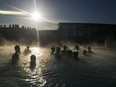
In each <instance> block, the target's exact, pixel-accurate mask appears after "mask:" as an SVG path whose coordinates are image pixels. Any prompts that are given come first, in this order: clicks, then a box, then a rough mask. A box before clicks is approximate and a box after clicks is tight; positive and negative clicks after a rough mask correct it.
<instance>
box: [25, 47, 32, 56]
mask: <svg viewBox="0 0 116 87" xmlns="http://www.w3.org/2000/svg"><path fill="white" fill-rule="evenodd" d="M30 53H31V50H30V47H29V46H27V47H26V49H25V50H24V52H23V54H24V55H28V54H30Z"/></svg>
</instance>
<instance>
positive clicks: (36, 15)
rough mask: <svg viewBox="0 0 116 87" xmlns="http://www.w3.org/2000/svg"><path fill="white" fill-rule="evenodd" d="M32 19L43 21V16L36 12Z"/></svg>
mask: <svg viewBox="0 0 116 87" xmlns="http://www.w3.org/2000/svg"><path fill="white" fill-rule="evenodd" d="M32 17H33V18H34V19H35V20H40V19H42V15H41V14H40V13H38V12H35V13H33V14H32Z"/></svg>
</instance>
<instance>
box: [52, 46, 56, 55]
mask: <svg viewBox="0 0 116 87" xmlns="http://www.w3.org/2000/svg"><path fill="white" fill-rule="evenodd" d="M54 52H55V47H51V54H52V55H54Z"/></svg>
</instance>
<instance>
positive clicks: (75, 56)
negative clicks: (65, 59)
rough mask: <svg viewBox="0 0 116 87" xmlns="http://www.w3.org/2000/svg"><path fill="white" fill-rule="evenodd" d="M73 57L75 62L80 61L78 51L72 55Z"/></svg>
mask: <svg viewBox="0 0 116 87" xmlns="http://www.w3.org/2000/svg"><path fill="white" fill-rule="evenodd" d="M72 57H73V60H78V59H79V58H78V51H74V52H73V53H72Z"/></svg>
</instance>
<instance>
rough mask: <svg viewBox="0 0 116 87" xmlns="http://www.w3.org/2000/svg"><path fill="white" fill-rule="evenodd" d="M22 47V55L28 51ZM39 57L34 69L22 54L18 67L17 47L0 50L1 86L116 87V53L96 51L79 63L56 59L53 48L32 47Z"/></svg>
mask: <svg viewBox="0 0 116 87" xmlns="http://www.w3.org/2000/svg"><path fill="white" fill-rule="evenodd" d="M24 48H25V47H24V46H21V52H23V51H24ZM31 50H32V54H35V55H36V57H37V60H36V66H33V67H30V55H31V54H30V55H27V56H24V55H23V54H21V55H20V60H19V63H18V64H17V65H15V66H14V65H12V64H11V58H12V54H13V53H14V46H1V47H0V87H115V86H116V82H115V81H116V69H115V68H116V51H114V50H108V49H98V48H94V49H93V51H94V52H95V54H93V55H90V56H83V55H82V52H81V50H80V52H79V58H80V60H79V61H72V60H71V59H61V60H56V59H55V58H54V57H53V56H51V55H50V51H51V50H50V48H39V47H31Z"/></svg>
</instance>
